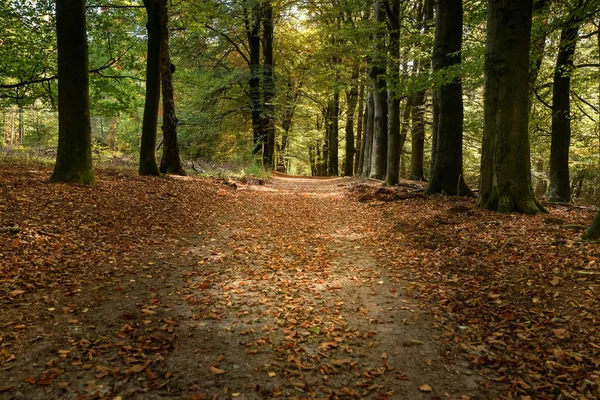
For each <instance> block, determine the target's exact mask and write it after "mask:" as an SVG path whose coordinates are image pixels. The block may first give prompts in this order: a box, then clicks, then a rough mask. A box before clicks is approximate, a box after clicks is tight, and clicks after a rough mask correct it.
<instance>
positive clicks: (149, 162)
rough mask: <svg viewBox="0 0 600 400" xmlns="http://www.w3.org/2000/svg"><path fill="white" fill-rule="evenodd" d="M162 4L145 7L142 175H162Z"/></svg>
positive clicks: (151, 0) (154, 1)
mask: <svg viewBox="0 0 600 400" xmlns="http://www.w3.org/2000/svg"><path fill="white" fill-rule="evenodd" d="M160 1H161V0H144V6H145V7H146V13H147V14H148V23H147V24H146V29H147V30H148V56H147V58H146V101H145V104H144V119H143V121H142V140H141V143H140V167H139V174H140V175H155V176H158V175H160V171H159V169H158V162H157V160H156V150H155V149H156V128H157V126H158V107H159V103H160V63H161V54H160V53H161V45H162V29H161V21H160V8H159V7H160V5H159V2H160Z"/></svg>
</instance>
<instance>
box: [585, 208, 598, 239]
mask: <svg viewBox="0 0 600 400" xmlns="http://www.w3.org/2000/svg"><path fill="white" fill-rule="evenodd" d="M599 237H600V213H598V214H597V215H596V218H594V221H593V222H592V225H590V227H589V228H588V229H587V230H586V231H585V232H584V233H583V236H582V237H581V238H582V239H583V240H594V239H598V238H599Z"/></svg>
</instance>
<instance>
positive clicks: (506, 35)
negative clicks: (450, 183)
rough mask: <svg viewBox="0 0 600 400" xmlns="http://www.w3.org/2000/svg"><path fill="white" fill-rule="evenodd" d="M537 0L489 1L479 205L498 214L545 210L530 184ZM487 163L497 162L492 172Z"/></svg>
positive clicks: (494, 163) (493, 163)
mask: <svg viewBox="0 0 600 400" xmlns="http://www.w3.org/2000/svg"><path fill="white" fill-rule="evenodd" d="M532 2H533V1H532V0H488V30H487V31H488V33H487V35H488V36H487V42H486V59H485V79H486V85H485V92H484V102H485V104H484V112H485V116H484V138H483V139H484V143H483V153H484V154H483V157H482V174H481V176H482V181H483V180H484V179H486V181H483V182H482V185H481V187H480V205H481V206H483V207H485V208H487V209H491V210H497V211H498V212H513V211H519V212H523V213H527V214H537V213H539V212H543V211H545V209H544V208H543V206H542V205H541V204H540V203H539V202H538V201H537V199H536V198H535V195H534V194H533V191H532V188H531V165H530V150H529V136H528V113H527V103H528V81H529V50H530V45H531V41H530V40H531V39H530V37H531V15H532ZM490 156H491V157H490ZM484 162H485V163H490V162H491V163H492V169H491V175H490V174H488V173H489V171H488V170H487V169H485V168H489V165H484ZM484 170H485V171H484ZM484 172H486V174H485V176H484ZM487 179H491V181H487Z"/></svg>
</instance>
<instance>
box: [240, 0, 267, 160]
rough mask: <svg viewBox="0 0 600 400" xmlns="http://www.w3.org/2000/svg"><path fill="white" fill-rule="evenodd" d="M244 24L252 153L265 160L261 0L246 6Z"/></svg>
mask: <svg viewBox="0 0 600 400" xmlns="http://www.w3.org/2000/svg"><path fill="white" fill-rule="evenodd" d="M244 24H245V28H246V37H247V39H248V52H249V53H250V54H249V56H250V57H249V58H250V65H249V68H250V79H249V80H248V86H249V88H250V109H251V116H252V142H253V143H252V144H253V146H252V154H254V156H255V157H257V158H259V157H260V159H261V161H264V154H265V149H264V145H265V137H264V132H263V129H262V128H263V124H262V111H263V110H262V107H261V101H260V75H261V67H260V2H256V3H254V4H253V5H252V7H251V9H250V10H248V8H247V7H244Z"/></svg>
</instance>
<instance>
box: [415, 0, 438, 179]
mask: <svg viewBox="0 0 600 400" xmlns="http://www.w3.org/2000/svg"><path fill="white" fill-rule="evenodd" d="M422 17H423V20H422V21H423V22H422V31H423V33H424V34H426V33H427V32H428V31H429V27H430V25H431V21H432V20H433V0H425V3H424V5H423V16H422ZM416 63H417V64H418V68H417V69H418V70H419V73H420V74H427V73H429V69H430V67H431V63H430V60H428V59H427V58H426V57H423V58H421V59H420V60H418V61H417V62H416ZM425 94H426V90H425V89H422V90H419V91H418V92H416V93H414V94H413V95H412V96H411V97H412V98H411V106H412V107H411V112H412V125H411V128H412V132H411V143H412V147H411V154H410V179H412V180H415V181H425V180H426V179H425V174H424V172H423V166H424V161H423V157H424V150H425Z"/></svg>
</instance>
